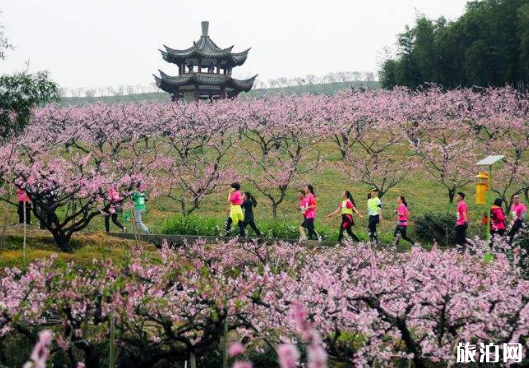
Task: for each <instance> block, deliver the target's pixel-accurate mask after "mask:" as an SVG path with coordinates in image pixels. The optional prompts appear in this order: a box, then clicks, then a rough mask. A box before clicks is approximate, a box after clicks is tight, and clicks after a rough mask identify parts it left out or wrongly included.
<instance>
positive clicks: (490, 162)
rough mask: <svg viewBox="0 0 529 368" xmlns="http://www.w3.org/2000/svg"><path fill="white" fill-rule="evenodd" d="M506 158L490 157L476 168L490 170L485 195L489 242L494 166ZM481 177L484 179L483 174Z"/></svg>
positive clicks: (477, 164) (499, 156)
mask: <svg viewBox="0 0 529 368" xmlns="http://www.w3.org/2000/svg"><path fill="white" fill-rule="evenodd" d="M504 157H505V155H493V156H488V157H486V158H484V159H483V160H481V161H479V162H478V163H476V166H478V167H479V168H480V170H483V169H485V168H487V169H488V188H487V191H486V194H485V196H486V197H485V206H486V207H485V213H486V214H487V226H486V230H485V231H486V237H487V240H490V237H491V236H490V224H491V218H490V217H491V216H490V211H489V208H490V207H491V205H492V203H491V201H492V198H491V195H490V192H491V189H492V166H493V165H494V164H495V163H497V162H498V161H501V160H503V158H504ZM480 177H483V176H482V173H481V172H480V174H479V175H478V178H480Z"/></svg>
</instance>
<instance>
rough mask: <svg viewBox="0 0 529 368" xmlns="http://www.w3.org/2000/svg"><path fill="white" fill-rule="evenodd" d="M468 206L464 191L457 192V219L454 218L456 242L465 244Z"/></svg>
mask: <svg viewBox="0 0 529 368" xmlns="http://www.w3.org/2000/svg"><path fill="white" fill-rule="evenodd" d="M468 223H469V221H468V207H467V204H466V203H465V193H463V192H458V193H457V220H456V243H457V244H459V245H465V244H466V243H467V228H468Z"/></svg>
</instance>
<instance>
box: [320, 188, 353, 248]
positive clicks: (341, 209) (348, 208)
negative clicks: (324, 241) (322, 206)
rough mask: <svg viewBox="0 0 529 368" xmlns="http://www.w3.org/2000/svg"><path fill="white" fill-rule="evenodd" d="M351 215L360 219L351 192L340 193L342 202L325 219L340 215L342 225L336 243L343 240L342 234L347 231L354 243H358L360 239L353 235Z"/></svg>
mask: <svg viewBox="0 0 529 368" xmlns="http://www.w3.org/2000/svg"><path fill="white" fill-rule="evenodd" d="M353 213H356V216H358V217H362V215H361V214H360V212H358V210H357V209H356V204H355V201H354V199H353V196H352V194H351V192H349V191H348V190H346V191H345V192H343V193H342V201H341V202H340V203H339V204H338V208H337V209H336V211H334V212H333V213H330V214H328V215H327V216H325V217H331V216H335V215H338V214H341V215H342V223H341V224H340V232H339V234H338V241H339V242H341V241H342V240H343V233H344V231H347V234H349V236H350V237H351V239H353V240H354V241H356V242H359V241H360V239H358V237H357V236H356V234H355V233H353V231H352V229H351V228H352V227H353V226H354V220H353Z"/></svg>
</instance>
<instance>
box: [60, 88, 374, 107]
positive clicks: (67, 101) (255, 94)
mask: <svg viewBox="0 0 529 368" xmlns="http://www.w3.org/2000/svg"><path fill="white" fill-rule="evenodd" d="M351 87H353V88H361V87H366V88H378V82H337V83H326V84H313V85H303V86H292V87H284V88H268V89H256V90H251V91H250V92H248V93H242V94H241V95H240V97H241V98H262V97H264V96H271V95H278V94H279V95H300V94H308V93H310V94H315V95H323V94H324V95H333V94H335V93H337V92H339V91H343V90H349V89H350V88H351ZM140 101H166V102H168V101H170V97H169V94H167V93H165V92H153V93H140V94H135V95H123V96H97V97H65V98H63V99H62V103H63V104H64V105H85V104H90V103H95V102H101V103H105V104H112V103H119V102H140Z"/></svg>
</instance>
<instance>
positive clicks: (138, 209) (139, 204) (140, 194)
mask: <svg viewBox="0 0 529 368" xmlns="http://www.w3.org/2000/svg"><path fill="white" fill-rule="evenodd" d="M132 202H133V203H134V221H135V223H136V227H137V228H138V229H140V230H141V231H143V233H144V234H150V233H151V230H149V228H148V227H147V225H145V224H144V223H143V220H142V217H143V214H144V213H145V211H146V210H147V206H146V204H145V203H146V202H147V198H146V196H145V192H144V191H142V190H141V184H140V183H138V184H137V186H136V191H135V192H134V193H132Z"/></svg>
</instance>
